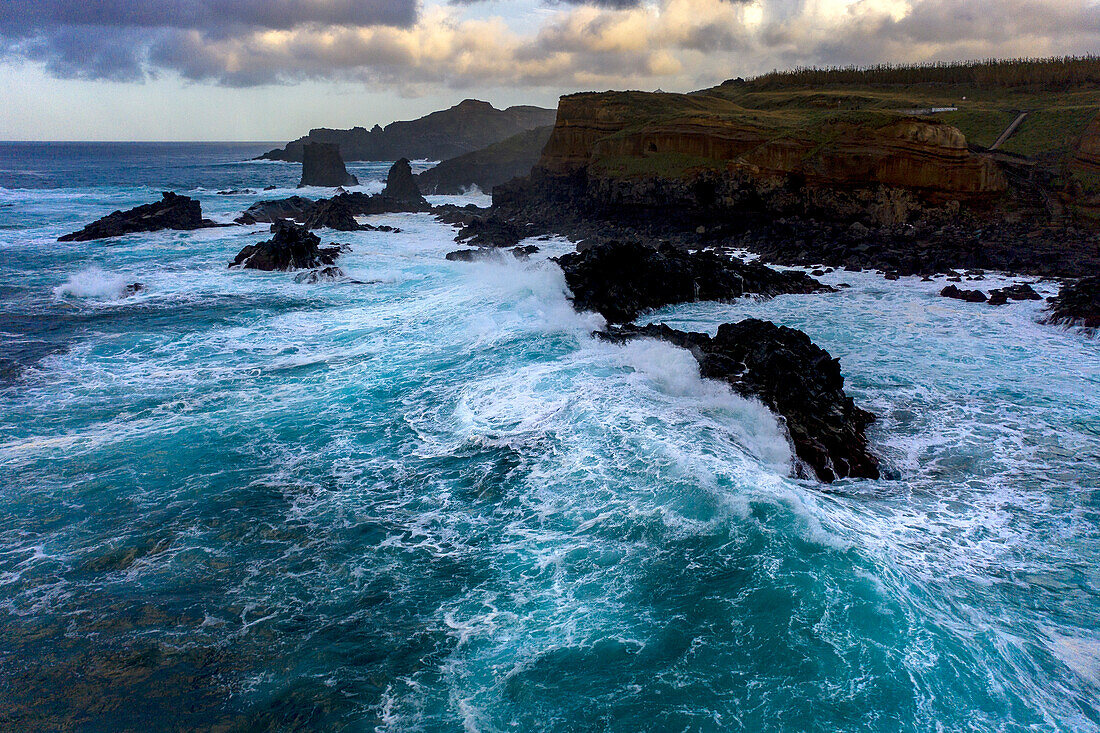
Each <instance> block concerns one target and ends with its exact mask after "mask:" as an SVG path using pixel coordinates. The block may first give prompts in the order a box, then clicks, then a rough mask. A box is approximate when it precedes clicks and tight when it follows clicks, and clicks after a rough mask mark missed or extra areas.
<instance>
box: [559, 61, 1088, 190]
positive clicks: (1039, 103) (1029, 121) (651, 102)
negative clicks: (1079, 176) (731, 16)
mask: <svg viewBox="0 0 1100 733" xmlns="http://www.w3.org/2000/svg"><path fill="white" fill-rule="evenodd" d="M590 106H594V107H596V108H597V109H592V110H589V111H588V112H582V115H583V116H585V117H587V118H588V120H587V121H586V122H585V123H583V124H584V125H586V126H587V129H585V130H584V132H583V135H584V137H585V139H584V141H581V140H580V139H579V138H578V139H576V140H572V141H570V142H571V143H576V145H574V144H570V145H566V146H564V147H562V146H559V148H560V149H562V150H564V149H565V148H570V149H571V152H569V153H568V155H577V156H581V157H584V156H588V157H589V159H588V161H587V162H588V163H591V164H593V165H595V166H596V167H597V168H598V169H599V170H601V171H603V172H604V173H606V174H610V175H649V174H663V175H673V176H674V175H678V174H682V173H684V172H687V171H690V170H695V169H698V168H700V167H704V168H706V167H714V166H723V165H725V164H726V163H727V162H728V160H727V156H726V155H724V154H721V153H718V154H715V155H712V154H711V153H710V152H707V151H696V150H691V151H685V150H672V151H670V150H665V149H662V146H661V145H660V144H659V143H658V144H656V145H652V144H648V145H649V147H647V148H646V149H643V150H640V151H638V150H633V149H631V147H630V146H629V145H622V144H616V140H619V141H622V140H625V139H627V138H631V137H632V136H634V137H637V136H639V135H642V136H647V139H648V138H654V136H656V137H657V138H659V137H660V135H661V134H662V132H664V133H667V134H673V133H674V131H675V130H677V129H679V130H687V129H695V130H700V129H708V130H710V131H711V132H712V134H714V135H724V134H741V135H742V136H751V137H754V138H756V139H757V140H758V141H764V142H776V141H784V140H797V141H799V143H800V145H801V148H800V150H801V153H800V154H802V155H805V156H813V155H814V154H815V153H818V152H819V150H818V149H817V147H818V146H827V145H829V144H830V143H832V142H834V141H837V140H842V139H846V138H847V139H851V138H853V137H859V136H860V135H862V134H864V133H865V131H867V130H875V129H879V128H882V127H885V126H889V125H890V124H891V123H894V122H896V121H897V120H899V119H902V118H913V117H915V118H918V119H920V120H922V121H926V122H928V123H930V124H932V125H934V124H936V123H944V124H946V125H950V126H951V127H954V128H956V129H958V130H959V131H960V132H961V133H962V134H963V136H965V139H966V143H968V144H969V145H971V146H973V147H975V148H976V149H981V148H988V147H990V146H992V145H993V144H994V141H995V140H997V138H998V137H999V136H1000V135H1001V134H1002V133H1003V132H1004V131H1005V130H1006V129H1007V128H1008V127H1009V126H1010V125H1011V124H1012V122H1013V121H1014V120H1015V119H1016V118H1017V117H1018V116H1019V115H1020V113H1022V112H1027V113H1028V114H1027V117H1026V118H1024V120H1023V122H1022V123H1021V124H1020V125H1019V127H1018V128H1017V129H1016V131H1015V133H1014V134H1013V135H1012V136H1011V137H1010V138H1009V139H1008V140H1007V141H1006V142H1004V143H1003V145H1002V146H1001V147H1000V150H1002V151H1004V152H1006V153H1012V154H1016V155H1021V156H1027V157H1029V158H1032V159H1034V161H1035V162H1036V163H1038V164H1039V165H1040V166H1042V167H1043V168H1046V169H1048V170H1050V171H1052V172H1058V173H1059V175H1060V174H1061V169H1062V168H1064V167H1065V166H1064V165H1063V164H1065V163H1066V162H1067V161H1069V160H1070V159H1072V157H1073V155H1074V153H1075V151H1077V150H1078V148H1079V147H1080V145H1081V143H1082V135H1083V133H1085V131H1086V129H1087V128H1088V126H1089V124H1090V122H1091V121H1092V120H1093V119H1094V118H1095V117H1096V116H1097V113H1098V111H1100V57H1089V58H1066V59H1045V60H1028V59H1024V60H1013V61H990V62H978V63H959V64H936V65H927V66H896V67H895V66H881V67H873V68H866V69H856V68H850V69H798V70H795V71H791V72H783V73H773V74H768V75H765V76H761V77H758V78H756V79H750V80H747V81H746V80H741V79H735V80H730V81H727V82H725V83H723V84H720V85H719V86H716V87H713V88H710V89H704V90H701V91H698V92H694V93H691V94H665V93H644V92H607V93H601V94H581V95H571V96H570V97H566V98H564V99H563V105H562V108H561V109H559V118H558V123H559V129H560V128H561V127H562V125H563V124H565V125H568V124H569V123H570V120H569V119H568V116H569V115H570V114H575V112H576V110H580V109H584V108H586V107H590ZM933 110H936V111H933ZM737 131H740V132H737ZM570 134H574V135H575V136H577V135H580V134H581V133H579V132H575V133H570ZM559 142H561V141H560V140H559ZM582 143H583V144H582ZM582 147H583V148H587V152H582V151H581V149H580V148H582ZM548 151H549V152H553V151H552V150H550V149H548ZM685 153H688V154H685ZM575 162H578V163H579V162H580V161H579V160H577V161H575Z"/></svg>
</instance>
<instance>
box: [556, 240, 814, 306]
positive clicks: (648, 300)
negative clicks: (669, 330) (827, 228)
mask: <svg viewBox="0 0 1100 733" xmlns="http://www.w3.org/2000/svg"><path fill="white" fill-rule="evenodd" d="M557 262H558V264H559V265H560V266H561V269H562V271H563V272H564V273H565V282H566V284H567V285H568V286H569V289H570V290H571V291H572V292H573V304H574V306H576V307H577V308H578V309H579V310H593V311H596V312H598V313H600V314H601V315H602V316H603V317H604V318H606V319H607V320H608V321H610V322H612V323H624V322H627V321H632V320H634V319H635V318H636V317H637V316H638V315H639V314H641V313H643V312H645V311H647V310H651V309H653V308H660V307H662V306H666V305H672V304H674V303H688V302H693V301H697V300H719V301H730V300H735V299H737V298H740V297H742V296H744V295H760V296H764V297H772V296H776V295H782V294H785V293H820V292H829V291H831V290H832V288H830V287H829V286H827V285H823V284H822V283H820V282H818V281H817V280H814V279H813V278H811V277H810V276H809V275H806V274H805V273H802V272H779V271H777V270H773V269H771V268H769V267H765V266H764V265H761V264H759V263H753V262H742V261H741V260H738V259H733V258H729V257H723V256H719V255H716V254H714V253H712V252H695V253H689V252H687V251H685V250H681V249H678V248H676V247H674V246H672V245H664V246H661V247H660V248H659V249H652V248H650V247H647V246H645V245H643V244H638V243H634V242H607V243H602V244H599V245H596V246H594V247H591V248H588V249H586V250H585V251H584V252H576V253H571V254H567V255H563V256H562V257H559V258H558V260H557Z"/></svg>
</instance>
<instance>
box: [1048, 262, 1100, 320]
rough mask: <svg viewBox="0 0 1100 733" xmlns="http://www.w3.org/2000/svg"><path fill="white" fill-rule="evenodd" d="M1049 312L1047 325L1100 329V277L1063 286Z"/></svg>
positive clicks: (1052, 301) (1052, 302)
mask: <svg viewBox="0 0 1100 733" xmlns="http://www.w3.org/2000/svg"><path fill="white" fill-rule="evenodd" d="M1047 311H1048V312H1047V315H1046V317H1045V318H1044V322H1045V323H1051V324H1055V325H1060V326H1083V327H1085V328H1089V329H1100V275H1093V276H1092V277H1085V278H1082V279H1080V280H1078V281H1077V282H1074V283H1066V284H1064V285H1062V289H1061V290H1060V291H1059V292H1058V295H1057V296H1055V297H1054V298H1053V299H1052V300H1051V303H1050V306H1049V308H1048V309H1047Z"/></svg>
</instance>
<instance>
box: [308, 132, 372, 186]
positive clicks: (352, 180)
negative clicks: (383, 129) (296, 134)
mask: <svg viewBox="0 0 1100 733" xmlns="http://www.w3.org/2000/svg"><path fill="white" fill-rule="evenodd" d="M358 185H359V179H358V178H356V177H355V176H353V175H351V174H350V173H348V169H347V168H346V167H344V159H343V158H341V157H340V146H339V145H337V144H336V143H307V144H306V145H305V149H304V150H303V153H302V181H301V183H299V184H298V188H301V187H302V186H325V187H329V188H335V187H337V186H358Z"/></svg>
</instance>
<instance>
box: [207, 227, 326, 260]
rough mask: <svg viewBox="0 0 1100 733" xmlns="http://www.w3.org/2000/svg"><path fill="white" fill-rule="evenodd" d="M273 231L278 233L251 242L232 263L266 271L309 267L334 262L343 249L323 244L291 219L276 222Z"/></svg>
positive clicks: (314, 235)
mask: <svg viewBox="0 0 1100 733" xmlns="http://www.w3.org/2000/svg"><path fill="white" fill-rule="evenodd" d="M271 231H272V232H274V234H275V236H273V237H272V238H271V239H269V240H267V241H265V242H260V243H259V244H250V245H248V246H247V247H245V248H244V249H242V250H241V251H240V252H238V253H237V256H236V257H235V258H233V261H232V262H231V263H229V266H230V267H243V268H245V269H249V270H267V271H270V270H309V269H314V268H319V267H323V266H325V265H331V264H333V263H334V262H335V261H336V258H337V257H338V256H339V254H340V251H341V248H340V247H322V246H321V239H320V238H319V237H318V236H317V235H316V234H313V233H312V232H310V231H309V230H308V229H306V228H305V227H302V226H299V225H297V224H294V223H292V222H289V221H277V222H275V223H274V224H272V225H271Z"/></svg>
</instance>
